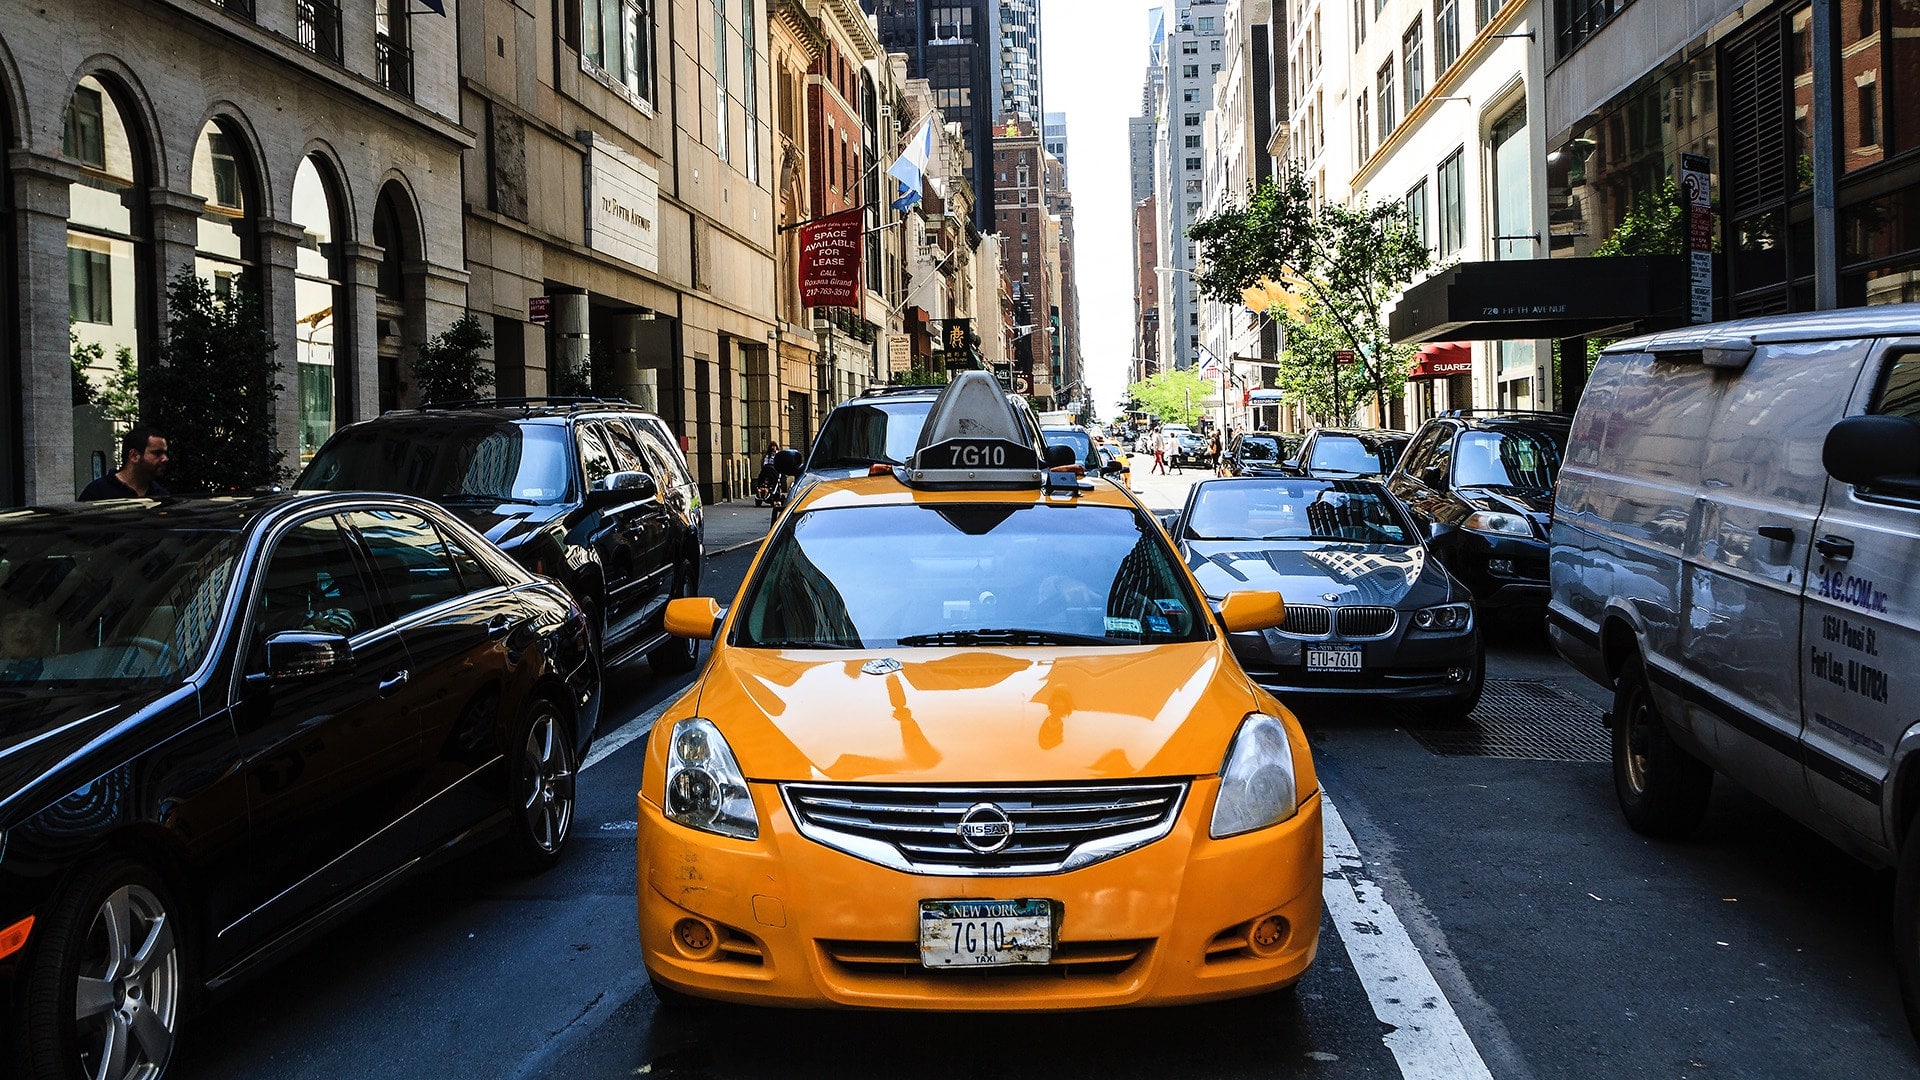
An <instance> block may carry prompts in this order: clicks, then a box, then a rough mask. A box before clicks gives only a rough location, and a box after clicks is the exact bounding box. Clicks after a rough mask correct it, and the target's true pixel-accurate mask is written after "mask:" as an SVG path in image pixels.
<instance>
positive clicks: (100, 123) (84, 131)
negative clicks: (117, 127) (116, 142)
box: [60, 86, 107, 169]
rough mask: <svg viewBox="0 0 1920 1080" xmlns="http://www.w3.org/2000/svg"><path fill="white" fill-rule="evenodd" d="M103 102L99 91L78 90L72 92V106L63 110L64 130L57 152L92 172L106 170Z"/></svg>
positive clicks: (82, 88)
mask: <svg viewBox="0 0 1920 1080" xmlns="http://www.w3.org/2000/svg"><path fill="white" fill-rule="evenodd" d="M103 100H104V97H103V95H102V94H101V93H100V91H98V90H96V89H94V88H92V87H90V86H81V87H77V88H76V89H75V90H74V91H73V103H72V104H71V105H69V106H68V107H67V116H66V121H67V122H66V129H65V131H64V132H63V133H62V137H61V139H60V152H61V153H63V154H65V155H67V156H68V157H70V158H72V159H73V160H75V161H77V162H79V163H80V164H82V165H91V166H92V167H94V168H96V169H105V168H106V167H107V139H106V134H105V128H104V125H105V122H106V121H105V119H104V115H103V114H104V110H103V109H102V108H101V103H102V101H103Z"/></svg>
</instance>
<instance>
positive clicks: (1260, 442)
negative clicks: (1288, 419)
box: [1220, 431, 1301, 476]
mask: <svg viewBox="0 0 1920 1080" xmlns="http://www.w3.org/2000/svg"><path fill="white" fill-rule="evenodd" d="M1300 442H1301V439H1300V436H1298V435H1282V434H1279V433H1277V432H1272V431H1243V432H1241V433H1240V434H1238V435H1235V436H1234V437H1233V444H1232V445H1231V446H1229V447H1228V448H1227V452H1226V454H1225V456H1224V458H1223V460H1222V461H1221V462H1220V468H1221V469H1222V470H1223V471H1224V472H1225V474H1226V475H1228V476H1284V475H1287V469H1286V466H1285V462H1286V461H1287V459H1288V458H1297V457H1298V456H1299V454H1300Z"/></svg>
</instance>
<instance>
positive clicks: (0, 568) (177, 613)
mask: <svg viewBox="0 0 1920 1080" xmlns="http://www.w3.org/2000/svg"><path fill="white" fill-rule="evenodd" d="M238 550H239V544H238V540H237V539H236V538H235V537H234V536H233V534H231V533H224V532H198V531H194V532H188V531H173V530H163V529H153V530H133V531H129V530H127V529H125V528H121V527H116V528H115V529H114V530H113V531H112V532H105V531H97V530H94V529H89V528H88V527H86V526H83V525H81V526H76V525H70V524H66V523H62V524H61V526H60V527H59V528H58V529H50V530H46V531H37V530H10V531H9V532H8V533H7V535H6V537H5V539H4V543H0V684H20V683H49V682H53V683H76V682H115V683H133V682H143V681H147V680H172V679H178V678H181V677H183V676H185V675H186V674H187V673H188V672H191V671H192V670H193V669H194V668H196V667H198V666H199V665H200V661H201V660H202V659H203V658H205V656H206V652H207V646H208V643H209V642H211V641H212V640H213V635H214V631H215V630H216V629H217V627H218V621H219V616H220V608H221V604H222V601H223V598H224V597H225V596H226V591H227V585H228V583H229V582H230V581H231V580H232V578H233V572H234V566H235V559H236V557H237V554H238Z"/></svg>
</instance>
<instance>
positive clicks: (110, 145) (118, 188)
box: [61, 75, 147, 381]
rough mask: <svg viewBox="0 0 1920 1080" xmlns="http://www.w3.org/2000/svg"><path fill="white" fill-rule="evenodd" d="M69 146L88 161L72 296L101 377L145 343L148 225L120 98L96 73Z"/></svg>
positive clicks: (69, 126) (70, 120) (80, 191)
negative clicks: (141, 254) (142, 285)
mask: <svg viewBox="0 0 1920 1080" xmlns="http://www.w3.org/2000/svg"><path fill="white" fill-rule="evenodd" d="M61 149H62V151H63V152H64V153H65V154H66V156H67V157H68V158H69V159H71V160H73V161H74V162H75V163H77V164H78V165H79V166H80V173H81V175H80V179H79V180H76V181H74V183H73V184H72V185H71V187H70V188H69V189H68V200H69V210H68V213H67V301H68V317H69V318H70V319H71V321H72V324H73V333H74V335H75V336H76V337H78V338H79V340H80V344H81V345H82V346H98V347H99V350H100V352H99V357H100V363H99V364H98V365H96V366H95V368H94V369H93V370H92V371H90V372H89V374H90V375H92V376H93V377H94V378H95V379H96V381H98V380H101V379H104V378H106V377H107V375H109V374H110V373H111V372H112V371H113V370H114V365H115V362H116V358H117V356H118V354H119V353H120V351H121V350H122V349H125V350H128V351H129V352H130V353H133V352H137V351H138V349H139V338H140V326H139V323H138V310H139V305H138V304H137V303H135V302H134V298H135V296H136V295H137V293H138V285H137V284H136V281H135V277H136V274H135V259H134V250H135V248H136V247H137V246H138V245H139V244H140V243H141V242H142V240H143V237H142V236H141V235H140V233H141V230H142V228H143V227H144V222H143V218H144V214H142V213H140V212H139V210H140V209H141V207H142V198H141V193H142V192H144V191H145V190H146V187H147V185H146V184H145V183H144V182H143V178H142V177H140V176H139V175H138V163H137V160H136V156H135V153H134V146H133V143H132V140H131V138H130V134H129V131H128V128H127V125H126V122H125V120H124V119H123V118H122V116H121V113H120V107H119V105H118V103H116V102H115V101H114V98H113V95H112V94H111V93H110V92H109V91H108V90H107V87H106V86H105V85H104V84H102V83H101V82H100V80H98V79H96V78H94V77H93V76H91V75H89V76H87V77H86V78H83V79H81V80H80V83H79V85H78V86H76V87H75V88H74V91H73V99H72V101H71V103H70V104H69V105H68V107H67V115H66V122H65V127H64V131H63V134H62V138H61Z"/></svg>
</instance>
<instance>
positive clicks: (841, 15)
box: [809, 0, 882, 64]
mask: <svg viewBox="0 0 1920 1080" xmlns="http://www.w3.org/2000/svg"><path fill="white" fill-rule="evenodd" d="M809 3H810V4H811V5H812V6H813V7H814V8H815V10H812V11H810V12H809V14H812V15H813V17H814V18H816V19H819V20H821V21H822V22H827V21H831V22H833V23H835V24H836V25H838V26H839V27H840V29H841V31H842V32H843V33H845V34H846V35H847V39H848V41H849V43H850V44H851V45H852V46H853V48H852V52H853V57H854V61H855V62H856V63H862V64H864V63H866V62H867V61H869V60H878V59H879V58H880V57H881V55H882V53H881V51H880V37H879V35H877V34H875V33H874V30H873V24H872V23H870V22H868V21H867V13H866V12H865V11H863V10H861V8H860V5H859V4H858V3H856V2H855V0H809Z"/></svg>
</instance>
